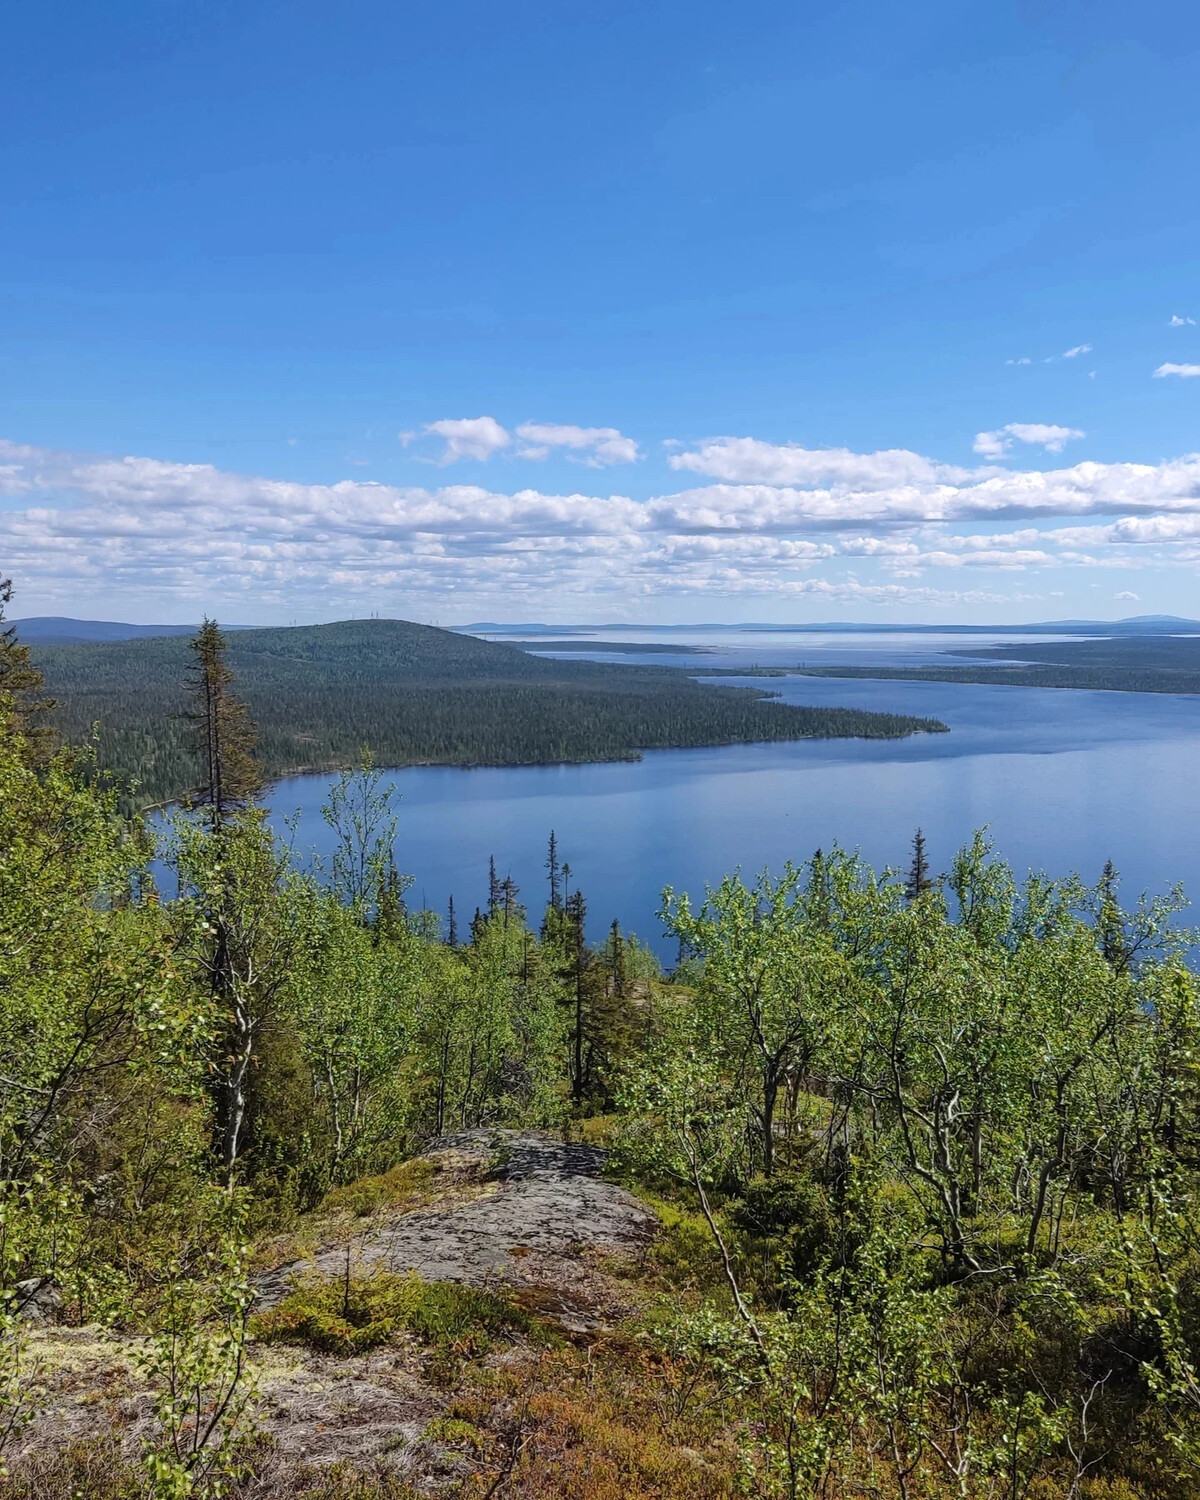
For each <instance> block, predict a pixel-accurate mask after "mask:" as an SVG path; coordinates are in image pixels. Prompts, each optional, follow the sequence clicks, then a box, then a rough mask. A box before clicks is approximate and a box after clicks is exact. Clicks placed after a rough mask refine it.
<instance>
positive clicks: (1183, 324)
mask: <svg viewBox="0 0 1200 1500" xmlns="http://www.w3.org/2000/svg"><path fill="white" fill-rule="evenodd" d="M1195 326H1196V320H1195V318H1181V317H1180V316H1179V314H1178V313H1172V314H1171V318H1170V321H1169V322H1168V323H1167V327H1168V328H1194V327H1195ZM1119 597H1120V596H1119V595H1118V598H1119Z"/></svg>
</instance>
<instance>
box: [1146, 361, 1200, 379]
mask: <svg viewBox="0 0 1200 1500" xmlns="http://www.w3.org/2000/svg"><path fill="white" fill-rule="evenodd" d="M1166 375H1178V376H1180V377H1181V378H1182V379H1184V380H1193V379H1195V377H1196V376H1197V375H1200V365H1173V364H1165V365H1159V367H1158V369H1157V370H1155V372H1154V378H1155V379H1156V380H1161V379H1162V378H1163V377H1164V376H1166Z"/></svg>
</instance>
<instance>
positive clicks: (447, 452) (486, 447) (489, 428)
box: [425, 417, 512, 464]
mask: <svg viewBox="0 0 1200 1500" xmlns="http://www.w3.org/2000/svg"><path fill="white" fill-rule="evenodd" d="M425 431H426V432H428V433H430V434H431V435H432V436H433V437H440V438H445V440H446V446H445V447H444V448H443V449H442V454H441V457H440V458H439V459H438V463H440V464H453V463H457V462H458V460H459V459H460V458H476V459H481V460H482V459H488V458H491V456H492V454H493V453H499V452H500V451H501V450H502V449H504V448H507V447H508V445H509V444H510V443H511V442H512V438H511V436H510V435H509V434H508V433H507V432H506V431H505V429H504V428H503V427H501V425H500V423H499V422H497V421H496V419H495V417H451V418H446V419H444V420H443V421H440V422H429V423H427V424H426V427H425Z"/></svg>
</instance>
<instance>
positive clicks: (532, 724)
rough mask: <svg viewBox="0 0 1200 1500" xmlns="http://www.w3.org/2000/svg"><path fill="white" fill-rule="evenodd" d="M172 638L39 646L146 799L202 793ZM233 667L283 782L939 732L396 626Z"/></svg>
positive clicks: (67, 729)
mask: <svg viewBox="0 0 1200 1500" xmlns="http://www.w3.org/2000/svg"><path fill="white" fill-rule="evenodd" d="M190 656H191V653H190V652H189V650H188V644H187V641H186V640H185V639H183V638H181V637H180V636H174V637H170V636H166V637H155V638H141V639H130V640H124V641H104V642H93V643H90V644H86V645H70V646H65V645H64V646H35V647H34V657H35V660H36V662H37V664H38V665H39V666H40V667H41V668H42V670H43V671H44V673H45V675H46V686H47V688H48V690H49V691H50V692H51V693H52V694H53V696H54V697H55V698H56V699H57V700H58V703H59V721H60V726H61V729H62V732H63V733H64V734H65V735H66V736H67V737H68V738H69V739H73V740H78V739H82V738H84V737H86V736H87V735H88V734H89V733H90V731H91V726H92V725H93V724H97V725H98V726H99V728H98V754H99V761H100V764H101V765H102V766H103V767H106V768H107V769H109V770H111V771H113V772H115V773H117V774H118V775H120V776H121V777H123V778H127V779H136V780H137V781H138V782H139V783H140V794H139V795H140V797H141V799H142V800H143V801H148V802H158V801H163V800H167V799H171V798H174V797H178V796H182V795H184V794H185V793H186V792H187V790H188V789H189V788H190V787H192V786H193V785H195V782H196V772H197V767H196V762H195V758H194V756H193V754H192V751H191V748H190V734H189V729H188V724H187V722H186V720H185V718H184V714H185V712H186V709H187V706H188V699H187V694H186V691H185V689H184V682H185V679H186V677H187V674H188V670H189V667H190ZM228 659H229V664H230V666H231V667H232V668H233V669H234V671H235V673H236V674H237V685H238V690H239V691H240V692H241V693H242V695H243V696H244V697H245V699H246V700H247V702H248V704H249V706H250V709H251V712H252V713H253V714H254V717H255V719H256V720H257V722H258V726H259V748H260V754H261V757H262V761H263V765H264V768H265V770H266V772H267V774H268V775H269V776H272V777H277V776H281V775H285V774H288V773H290V772H296V771H306V770H330V769H336V768H338V767H341V766H345V765H350V764H352V763H353V762H354V761H355V760H356V759H357V757H358V755H359V754H360V752H361V751H362V749H363V747H364V746H367V747H369V748H370V749H371V751H372V753H373V755H374V756H375V759H376V761H377V762H378V763H379V764H381V765H389V766H403V765H411V764H428V763H434V764H451V765H534V764H550V763H554V762H563V761H587V760H629V759H635V758H636V757H637V756H638V755H639V754H640V753H641V751H643V750H650V749H668V748H673V747H683V746H697V745H727V744H736V743H746V742H751V741H757V740H791V739H805V738H814V737H821V738H829V737H835V736H859V737H864V738H872V739H874V738H891V737H895V736H900V735H906V734H912V733H915V732H918V731H923V730H933V731H937V730H944V729H945V725H943V724H940V723H938V722H937V721H936V720H929V719H914V718H909V717H906V716H903V715H894V714H872V713H865V712H861V711H859V710H856V709H839V708H832V709H827V708H802V707H794V706H792V705H789V704H783V703H778V702H775V701H773V700H772V699H771V698H770V697H769V696H768V695H766V694H764V693H762V692H760V691H758V690H757V689H752V688H725V687H713V686H710V685H708V684H701V683H698V682H696V681H694V680H693V679H692V678H690V677H688V676H687V675H686V674H685V673H683V672H678V671H674V670H672V669H671V668H669V667H648V666H633V665H627V664H626V663H624V662H622V663H600V662H587V661H577V660H574V661H558V660H551V659H548V658H545V657H538V656H533V655H530V653H529V652H528V651H522V650H520V649H519V648H518V647H516V646H509V645H504V644H501V643H499V642H495V641H483V640H479V639H477V638H475V637H473V636H469V635H462V634H460V633H458V632H455V631H450V630H439V629H436V628H435V627H433V626H429V625H416V624H412V623H410V622H408V621H404V620H344V621H341V622H340V623H337V624H332V625H302V626H292V627H280V628H274V629H265V630H241V631H238V632H237V633H236V634H234V635H231V636H230V638H229V658H228Z"/></svg>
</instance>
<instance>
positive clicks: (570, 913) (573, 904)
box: [565, 891, 587, 1106]
mask: <svg viewBox="0 0 1200 1500" xmlns="http://www.w3.org/2000/svg"><path fill="white" fill-rule="evenodd" d="M565 915H566V918H567V921H568V923H569V927H570V937H571V974H572V978H573V979H574V987H575V1022H574V1025H573V1027H572V1032H573V1035H572V1038H571V1051H572V1063H573V1065H572V1069H571V1071H572V1074H573V1077H572V1079H571V1097H572V1099H573V1100H574V1102H575V1104H576V1105H577V1106H578V1105H580V1104H582V1103H583V1082H584V1080H583V976H584V971H585V969H586V967H587V945H586V941H585V936H584V934H585V931H586V927H587V903H586V901H585V900H584V899H583V892H582V891H576V892H575V894H574V895H573V896H568V897H567V903H566V907H565Z"/></svg>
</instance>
